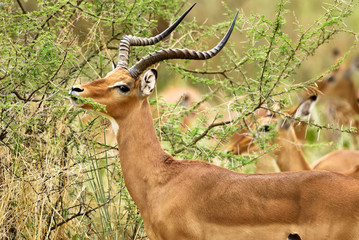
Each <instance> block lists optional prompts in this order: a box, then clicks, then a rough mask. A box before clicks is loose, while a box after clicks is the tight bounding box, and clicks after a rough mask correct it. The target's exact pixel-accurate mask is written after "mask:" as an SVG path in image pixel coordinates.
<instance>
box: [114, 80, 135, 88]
mask: <svg viewBox="0 0 359 240" xmlns="http://www.w3.org/2000/svg"><path fill="white" fill-rule="evenodd" d="M123 85H126V86H128V87H130V88H132V87H133V85H134V83H133V82H129V83H125V82H124V81H119V82H115V83H114V84H113V85H110V86H108V87H109V88H114V87H119V86H123Z"/></svg>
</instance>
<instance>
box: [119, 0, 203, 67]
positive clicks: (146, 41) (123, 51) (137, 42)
mask: <svg viewBox="0 0 359 240" xmlns="http://www.w3.org/2000/svg"><path fill="white" fill-rule="evenodd" d="M196 4H197V3H195V4H193V5H192V7H190V8H189V9H188V10H187V11H186V12H185V13H184V14H182V16H181V17H180V18H179V19H177V21H176V22H174V23H173V24H172V25H171V26H169V27H168V28H167V29H166V30H164V31H163V32H162V33H160V34H158V35H156V36H154V37H151V38H140V37H135V36H131V35H125V36H123V37H122V38H121V40H120V50H119V57H118V63H117V67H122V68H125V69H127V68H128V52H129V49H130V46H147V45H153V44H156V43H158V42H159V41H161V40H162V39H164V38H165V37H167V36H168V35H169V34H171V32H172V31H173V30H174V29H175V28H176V27H177V26H178V25H179V24H180V23H181V22H182V20H183V19H184V17H185V16H186V15H187V14H188V13H189V11H191V10H192V8H193V7H194V6H195V5H196Z"/></svg>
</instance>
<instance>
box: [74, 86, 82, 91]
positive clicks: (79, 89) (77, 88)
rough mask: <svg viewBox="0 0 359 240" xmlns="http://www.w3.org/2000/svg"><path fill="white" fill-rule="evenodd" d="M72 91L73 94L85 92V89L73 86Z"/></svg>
mask: <svg viewBox="0 0 359 240" xmlns="http://www.w3.org/2000/svg"><path fill="white" fill-rule="evenodd" d="M71 91H73V92H83V91H84V89H83V88H80V87H76V86H73V87H72V88H71Z"/></svg>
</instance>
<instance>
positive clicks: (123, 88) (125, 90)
mask: <svg viewBox="0 0 359 240" xmlns="http://www.w3.org/2000/svg"><path fill="white" fill-rule="evenodd" d="M116 88H118V89H120V91H121V92H123V93H127V92H129V91H130V88H129V87H127V86H126V85H120V86H117V87H116Z"/></svg>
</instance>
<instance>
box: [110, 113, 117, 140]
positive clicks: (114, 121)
mask: <svg viewBox="0 0 359 240" xmlns="http://www.w3.org/2000/svg"><path fill="white" fill-rule="evenodd" d="M108 119H110V122H111V125H112V129H113V131H114V133H115V136H116V137H117V133H118V130H119V126H118V124H117V122H116V120H115V119H114V118H112V117H108Z"/></svg>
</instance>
